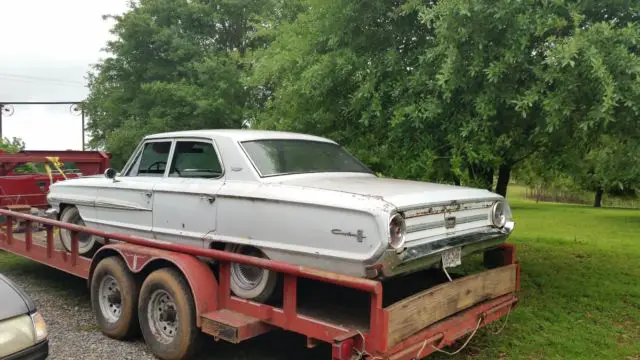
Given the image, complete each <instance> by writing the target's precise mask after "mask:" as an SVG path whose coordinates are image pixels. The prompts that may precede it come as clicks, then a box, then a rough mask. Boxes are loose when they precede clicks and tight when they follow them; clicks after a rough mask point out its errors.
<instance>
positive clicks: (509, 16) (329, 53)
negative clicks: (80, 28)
mask: <svg viewBox="0 0 640 360" xmlns="http://www.w3.org/2000/svg"><path fill="white" fill-rule="evenodd" d="M639 13H640V5H638V3H636V2H629V1H625V0H614V1H608V2H598V1H593V0H589V1H581V2H574V1H569V0H553V1H550V0H537V1H534V0H525V1H511V0H497V1H489V0H479V1H473V2H469V1H466V0H448V1H438V2H433V1H425V0H405V1H403V0H398V1H388V0H368V1H364V0H351V1H347V0H330V1H326V0H296V1H284V0H258V1H250V0H193V1H186V0H181V1H172V0H141V1H140V2H139V4H138V5H133V7H132V8H131V10H130V11H129V12H128V13H126V14H124V15H123V16H119V17H115V19H116V20H117V24H116V26H115V28H114V29H113V33H114V34H115V35H116V36H117V39H116V40H115V41H112V42H110V43H109V44H108V46H107V49H108V50H109V51H110V52H111V54H112V56H111V57H109V58H107V59H106V60H104V61H103V62H101V63H100V64H98V65H96V67H95V69H94V71H93V72H92V74H91V75H90V79H89V80H90V89H91V95H90V97H89V100H88V112H89V114H90V116H91V122H90V125H89V129H90V130H91V132H92V135H93V137H92V138H93V140H92V141H93V143H94V144H93V145H94V146H103V147H106V148H107V149H108V150H110V151H112V152H113V153H114V159H115V163H118V162H121V161H123V160H124V158H125V157H126V156H127V155H128V154H129V152H130V151H131V149H132V147H133V146H134V144H135V143H136V142H137V141H138V139H139V138H140V137H141V136H142V135H144V134H147V133H150V132H159V131H169V130H180V129H198V128H225V127H241V126H245V125H249V126H252V127H258V128H267V129H279V130H290V131H299V132H305V133H311V134H317V135H321V136H326V137H330V138H333V139H335V140H337V141H338V142H340V143H341V144H343V145H345V146H346V147H347V148H348V149H349V150H350V151H351V152H353V153H354V154H355V155H356V156H358V157H359V158H360V159H362V160H363V161H364V162H365V163H367V164H368V165H369V166H370V167H371V168H372V169H373V170H374V171H376V172H377V173H381V174H384V175H387V176H393V177H402V178H411V179H419V180H431V181H439V182H453V183H463V184H466V185H472V186H481V187H486V188H490V189H493V188H494V180H495V175H497V179H498V181H497V184H496V186H495V189H496V191H497V192H499V193H502V194H506V188H507V185H508V183H509V179H510V175H511V172H512V170H513V169H516V168H517V167H518V166H521V165H522V163H523V161H527V160H528V159H530V158H535V163H536V166H535V167H534V168H536V169H538V170H537V171H540V172H545V171H547V170H545V169H550V168H553V172H555V173H557V174H562V176H564V177H566V176H571V177H574V178H576V179H578V178H580V179H586V178H585V177H587V178H589V177H593V178H590V180H588V181H587V180H580V181H579V183H580V184H583V185H584V186H591V185H587V183H594V182H595V183H603V182H605V183H607V184H608V183H609V182H610V181H609V180H607V181H604V180H602V177H598V176H597V175H595V174H596V173H597V171H596V172H585V171H583V170H582V168H580V169H577V167H576V166H573V165H575V162H576V161H578V162H584V164H585V167H590V168H592V169H595V168H598V166H599V165H598V166H596V163H597V162H599V161H609V162H612V161H613V162H615V161H616V158H615V157H614V156H613V155H611V154H612V153H611V152H607V151H613V152H616V151H618V150H615V149H607V145H606V144H607V143H608V141H609V139H617V138H620V139H622V140H620V141H621V143H624V144H627V143H630V142H631V140H624V139H632V138H635V137H636V136H638V135H639V134H638V132H639V131H640V129H639V128H638V126H637V117H638V112H639V111H640V109H639V106H640V105H639V104H640V57H639V50H638V41H639V40H638V39H640V28H639V26H638V14H639ZM616 146H617V145H616ZM624 146H626V145H624ZM595 149H599V150H595ZM616 149H617V147H616ZM605 150H606V151H605ZM602 151H605V153H607V154H609V155H607V156H604V157H602V156H596V155H595V154H596V153H599V154H602ZM605 159H606V160H605ZM587 163H588V164H591V165H588V166H587ZM592 165H593V166H592ZM527 166H528V165H527ZM594 166H595V167H594ZM623 168H625V169H626V167H625V166H623V165H621V163H620V166H611V167H608V168H607V171H621V169H623ZM532 169H533V168H532V167H530V166H529V169H528V172H529V173H530V174H531V170H532ZM578 174H582V175H578ZM613 178H617V179H623V178H624V179H626V180H624V181H625V182H626V183H627V185H626V186H636V184H637V183H634V182H635V180H632V179H631V178H633V177H629V175H627V174H620V176H617V175H616V176H611V177H610V179H613ZM611 181H613V182H615V181H617V180H611ZM603 186H607V187H608V186H609V185H603Z"/></svg>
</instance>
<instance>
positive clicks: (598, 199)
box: [593, 187, 604, 208]
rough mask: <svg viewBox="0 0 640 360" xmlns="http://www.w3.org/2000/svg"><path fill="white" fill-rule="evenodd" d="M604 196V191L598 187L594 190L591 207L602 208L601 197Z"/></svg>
mask: <svg viewBox="0 0 640 360" xmlns="http://www.w3.org/2000/svg"><path fill="white" fill-rule="evenodd" d="M603 194H604V189H603V188H601V187H599V188H597V189H596V199H595V201H594V202H593V207H597V208H599V207H602V195H603Z"/></svg>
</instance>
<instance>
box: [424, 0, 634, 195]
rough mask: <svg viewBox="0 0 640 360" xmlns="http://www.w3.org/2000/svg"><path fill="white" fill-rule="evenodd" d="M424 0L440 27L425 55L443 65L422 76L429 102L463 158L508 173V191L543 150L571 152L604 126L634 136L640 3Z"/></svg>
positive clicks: (500, 188)
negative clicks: (516, 170)
mask: <svg viewBox="0 0 640 360" xmlns="http://www.w3.org/2000/svg"><path fill="white" fill-rule="evenodd" d="M414 5H415V6H417V7H418V8H421V10H420V11H421V18H422V19H423V22H424V24H425V25H427V26H430V27H432V28H433V29H434V30H435V34H436V35H435V46H433V47H432V48H429V49H426V51H425V56H424V57H423V62H422V66H424V67H427V68H428V67H430V68H433V69H434V70H435V74H427V76H425V77H424V78H422V81H424V82H425V83H428V84H430V85H431V86H430V87H429V90H430V91H429V92H427V93H426V94H425V101H426V102H428V103H430V104H432V105H431V107H432V108H435V109H438V111H437V112H436V113H435V114H433V115H434V117H435V118H436V119H437V118H441V119H442V118H445V119H446V121H447V123H448V125H447V128H448V131H447V134H448V139H449V143H450V144H451V145H452V148H453V155H454V157H457V158H459V161H460V162H463V163H464V162H467V163H470V164H471V165H473V164H480V166H481V167H486V168H489V169H497V170H498V182H497V186H496V191H497V192H498V193H500V194H502V195H505V194H506V191H507V185H508V182H509V178H510V174H511V170H512V169H513V167H514V166H516V165H517V164H518V163H520V162H521V161H522V160H524V159H526V158H527V157H529V156H531V155H533V154H535V153H536V152H538V151H541V150H543V149H544V150H545V151H546V153H547V154H548V155H549V156H553V157H558V156H563V152H564V151H565V150H566V149H567V148H568V147H571V146H576V145H575V144H576V143H578V144H580V143H581V142H585V141H587V142H588V141H592V140H591V139H593V138H595V137H597V136H599V135H600V134H601V133H603V132H609V133H612V134H618V135H620V136H626V134H627V132H626V131H630V130H632V129H631V127H634V124H635V123H636V121H637V120H636V118H637V114H638V109H639V108H638V104H640V82H638V79H639V75H640V59H639V58H638V54H637V45H636V44H637V39H638V38H639V36H640V32H639V29H638V27H637V24H636V23H635V15H634V16H631V14H638V11H637V8H638V5H637V4H636V5H635V7H636V9H631V8H629V6H630V3H629V2H612V3H610V4H608V5H607V6H606V7H603V6H601V5H599V4H597V3H594V2H584V3H581V4H579V5H577V4H576V3H574V2H572V1H509V0H504V1H497V2H496V1H474V2H468V1H462V0H459V1H443V2H437V3H435V5H431V6H428V5H423V2H421V1H420V2H415V3H414ZM596 8H600V10H597V11H596ZM618 14H624V15H629V16H628V17H627V18H624V17H623V16H620V17H619V18H613V16H617V15H618ZM609 19H610V20H609Z"/></svg>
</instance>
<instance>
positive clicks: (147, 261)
mask: <svg viewBox="0 0 640 360" xmlns="http://www.w3.org/2000/svg"><path fill="white" fill-rule="evenodd" d="M109 256H120V257H122V259H123V260H124V261H125V263H126V264H127V266H128V267H129V269H130V270H131V272H133V273H134V274H140V275H143V276H146V275H147V274H148V273H150V272H151V271H153V270H156V269H159V268H162V267H167V266H173V267H175V268H176V269H178V270H179V271H180V272H181V273H182V275H184V277H185V279H186V280H187V282H188V284H189V287H190V288H191V292H192V294H193V299H194V301H195V305H196V312H197V315H198V316H197V317H196V319H197V325H198V326H200V316H201V315H203V314H206V313H208V312H210V311H214V310H217V309H218V302H217V290H218V281H217V280H216V277H215V276H214V274H213V271H212V270H211V268H209V266H208V265H207V264H205V263H204V262H202V261H200V260H198V258H196V257H195V256H192V255H187V254H181V253H176V252H172V251H166V250H160V249H154V248H150V247H146V246H139V245H133V244H127V243H117V244H110V245H106V246H103V247H102V248H100V250H98V252H97V253H96V254H95V256H94V257H93V260H92V261H91V268H90V270H89V280H88V281H91V277H92V276H93V270H94V269H95V267H96V265H97V264H98V263H99V262H100V260H102V259H104V258H106V257H109Z"/></svg>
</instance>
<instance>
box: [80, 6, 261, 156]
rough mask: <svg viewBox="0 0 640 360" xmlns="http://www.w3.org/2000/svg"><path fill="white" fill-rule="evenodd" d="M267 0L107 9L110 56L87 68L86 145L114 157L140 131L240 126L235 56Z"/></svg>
mask: <svg viewBox="0 0 640 360" xmlns="http://www.w3.org/2000/svg"><path fill="white" fill-rule="evenodd" d="M267 3H268V2H267V1H249V0H244V1H230V0H227V1H225V0H219V1H206V0H196V1H173V0H142V1H140V2H139V4H133V5H132V8H131V10H130V11H129V12H127V13H125V14H124V15H122V16H114V17H113V18H114V19H115V20H116V25H115V27H114V29H113V30H112V33H113V34H115V35H116V37H117V38H116V40H114V41H111V42H109V43H108V44H107V50H108V51H109V52H110V53H111V56H110V57H109V58H107V59H105V60H104V61H102V62H101V63H100V64H98V65H96V66H95V68H94V71H93V72H92V73H91V74H90V76H89V88H90V90H91V93H90V96H89V98H88V101H87V111H88V114H89V115H90V117H91V122H90V123H89V126H88V127H89V130H90V131H91V134H92V146H94V147H106V148H107V149H108V150H110V151H112V152H113V154H114V164H116V165H118V164H120V165H121V164H122V163H123V162H124V160H126V157H127V156H128V155H129V153H130V151H131V150H132V149H133V147H134V146H135V144H136V143H137V142H138V141H139V139H140V138H141V137H142V136H143V135H145V134H148V133H153V132H164V131H172V130H183V129H201V128H235V127H240V126H241V125H242V123H243V111H244V106H245V103H246V101H247V95H248V94H247V91H246V89H245V87H244V86H243V85H242V83H241V75H242V66H241V63H240V57H241V56H243V55H244V53H245V52H246V50H247V47H248V46H249V42H248V34H249V33H250V32H251V31H252V25H251V24H252V21H253V17H254V15H256V14H257V13H259V12H260V11H262V9H263V7H264V6H265V4H267Z"/></svg>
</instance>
